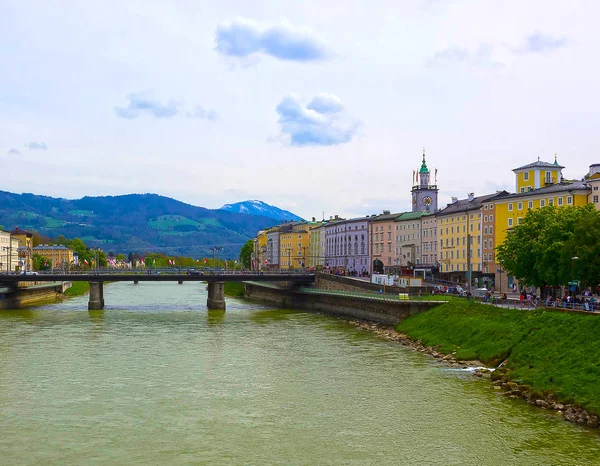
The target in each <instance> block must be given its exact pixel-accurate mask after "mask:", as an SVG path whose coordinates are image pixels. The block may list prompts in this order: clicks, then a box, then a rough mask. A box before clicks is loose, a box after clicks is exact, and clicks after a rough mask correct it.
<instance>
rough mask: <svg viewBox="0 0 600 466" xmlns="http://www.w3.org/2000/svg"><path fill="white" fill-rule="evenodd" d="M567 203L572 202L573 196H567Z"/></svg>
mask: <svg viewBox="0 0 600 466" xmlns="http://www.w3.org/2000/svg"><path fill="white" fill-rule="evenodd" d="M567 204H568V205H570V204H573V198H572V197H571V196H567Z"/></svg>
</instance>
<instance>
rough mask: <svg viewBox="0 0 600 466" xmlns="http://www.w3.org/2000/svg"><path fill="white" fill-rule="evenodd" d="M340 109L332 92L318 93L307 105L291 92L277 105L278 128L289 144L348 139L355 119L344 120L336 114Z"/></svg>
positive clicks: (309, 143)
mask: <svg viewBox="0 0 600 466" xmlns="http://www.w3.org/2000/svg"><path fill="white" fill-rule="evenodd" d="M342 110H343V106H342V103H341V101H340V99H339V98H338V97H336V96H334V95H329V94H319V95H317V96H316V97H315V98H314V99H313V100H312V101H311V102H310V103H309V104H308V105H304V104H303V103H302V102H301V100H300V98H299V97H297V96H295V95H293V94H290V95H288V96H286V97H284V98H283V100H282V101H281V102H280V103H279V105H278V106H277V113H278V114H279V120H278V122H279V124H280V126H281V132H282V133H283V134H284V135H286V136H287V137H288V138H289V144H290V145H292V146H331V145H337V144H343V143H346V142H349V141H350V140H351V139H352V137H353V136H354V134H355V133H356V131H357V129H358V123H357V122H354V121H344V120H343V119H342V118H340V116H339V115H338V114H339V113H341V112H342Z"/></svg>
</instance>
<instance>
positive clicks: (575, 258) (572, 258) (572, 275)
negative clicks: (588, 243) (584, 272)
mask: <svg viewBox="0 0 600 466" xmlns="http://www.w3.org/2000/svg"><path fill="white" fill-rule="evenodd" d="M578 259H579V257H577V256H573V257H571V284H572V286H573V292H574V293H575V292H576V288H575V286H576V284H575V261H576V260H578ZM573 308H575V301H573Z"/></svg>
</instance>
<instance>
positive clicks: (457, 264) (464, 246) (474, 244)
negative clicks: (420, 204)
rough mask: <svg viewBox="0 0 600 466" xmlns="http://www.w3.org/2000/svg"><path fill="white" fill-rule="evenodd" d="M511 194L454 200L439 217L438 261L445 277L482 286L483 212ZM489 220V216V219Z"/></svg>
mask: <svg viewBox="0 0 600 466" xmlns="http://www.w3.org/2000/svg"><path fill="white" fill-rule="evenodd" d="M506 195H508V193H507V192H506V191H500V192H497V193H494V194H487V195H484V196H479V197H475V195H474V194H473V193H470V194H469V195H468V197H467V199H461V200H458V198H456V197H454V198H452V203H450V204H448V206H447V207H446V208H444V209H442V210H440V211H439V212H438V213H437V214H436V217H437V231H438V241H439V243H438V244H439V262H440V268H439V271H440V273H441V276H442V278H444V279H447V280H450V281H453V282H456V283H461V284H465V283H466V284H467V287H469V286H471V285H475V286H483V284H484V282H485V277H483V275H482V272H483V254H482V253H483V251H482V239H483V238H482V236H483V235H482V230H483V214H482V213H483V212H484V211H485V210H486V209H484V206H486V205H487V209H488V211H489V209H490V205H492V210H493V208H494V207H493V206H494V204H495V203H496V202H497V201H498V200H499V199H502V198H503V196H506ZM488 221H489V217H488Z"/></svg>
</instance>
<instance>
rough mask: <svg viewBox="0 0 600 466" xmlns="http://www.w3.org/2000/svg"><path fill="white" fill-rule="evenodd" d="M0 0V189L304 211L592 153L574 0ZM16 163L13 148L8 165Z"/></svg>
mask: <svg viewBox="0 0 600 466" xmlns="http://www.w3.org/2000/svg"><path fill="white" fill-rule="evenodd" d="M260 5H261V8H257V4H256V3H255V2H242V1H239V0H238V1H233V0H221V1H218V2H217V1H204V2H194V1H191V0H186V1H184V0H182V1H173V2H170V3H169V2H152V1H138V2H136V1H131V2H117V1H111V0H107V1H104V2H75V1H73V2H69V1H62V2H60V1H59V2H52V3H51V4H50V2H42V1H38V2H31V1H26V0H24V1H20V2H3V4H2V5H0V60H1V62H2V64H3V67H2V68H3V70H2V72H1V73H0V159H1V160H2V165H3V166H6V167H12V166H14V167H15V168H14V169H11V168H8V169H7V170H6V171H5V174H6V175H5V176H4V177H3V178H4V179H3V182H2V184H1V185H0V189H2V190H7V191H13V192H33V193H36V194H45V195H51V196H59V197H67V198H77V197H81V196H85V195H103V194H110V195H115V194H125V193H133V192H137V193H139V192H155V193H158V194H162V195H166V196H170V197H174V198H176V199H179V200H182V201H185V202H188V203H191V204H195V205H200V206H205V207H210V208H217V207H220V206H221V205H223V204H225V203H233V202H237V201H240V200H245V199H261V200H263V201H265V202H268V203H270V204H274V205H277V206H279V207H282V208H286V209H288V210H291V211H292V212H294V213H297V214H298V215H301V216H303V217H305V218H309V217H312V216H315V217H320V216H321V215H322V212H324V213H325V216H329V215H335V214H339V215H343V216H358V215H364V214H370V213H376V212H379V211H381V210H383V209H390V210H393V211H403V210H409V209H410V187H411V184H412V173H413V170H415V169H417V168H418V167H419V166H420V162H421V153H422V150H423V147H425V149H426V151H427V162H428V165H429V167H430V168H431V169H432V170H433V169H434V168H437V169H438V176H437V181H438V185H439V188H440V203H441V205H444V204H445V203H446V202H450V198H451V197H452V196H458V197H466V194H467V193H469V192H474V193H475V194H476V195H483V194H487V193H490V192H494V191H495V190H499V189H508V190H513V189H514V179H513V173H512V171H511V170H512V169H513V168H516V167H518V166H520V165H523V164H525V163H529V162H531V161H534V160H536V159H537V157H540V158H541V159H542V160H546V161H553V160H554V154H555V153H557V154H558V161H559V162H560V163H561V164H562V165H564V166H565V167H566V168H565V170H564V175H565V176H566V177H567V178H581V177H582V176H583V175H584V174H585V173H586V172H587V170H588V167H589V165H590V164H592V163H597V162H600V150H599V149H600V140H599V138H598V137H597V134H598V128H599V127H600V118H599V113H600V111H599V109H600V92H599V91H598V85H597V83H598V82H600V65H599V61H598V60H597V59H596V58H595V57H596V55H597V50H598V48H599V45H600V36H599V35H598V34H597V32H596V30H597V25H596V24H595V21H596V18H597V17H598V14H599V13H600V5H599V4H597V3H596V2H593V1H576V0H575V1H573V2H558V1H537V0H528V1H527V2H522V1H486V2H480V1H461V0H447V1H445V0H414V1H384V0H371V1H369V2H366V1H364V2H353V3H349V2H344V1H333V0H332V1H328V2H323V1H312V0H306V1H303V2H285V1H281V0H280V1H263V2H261V3H260ZM22 167H26V168H27V169H26V170H23V169H22Z"/></svg>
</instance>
